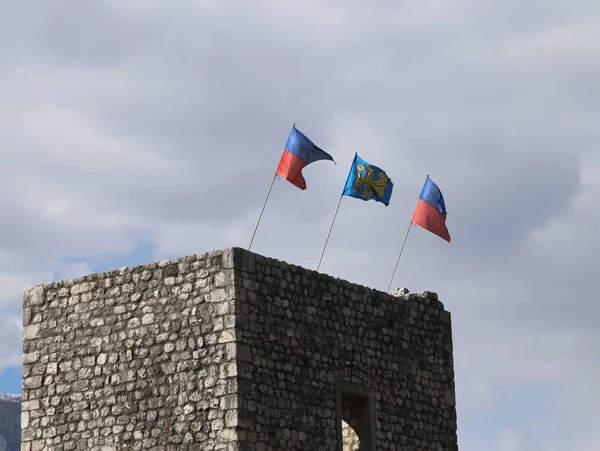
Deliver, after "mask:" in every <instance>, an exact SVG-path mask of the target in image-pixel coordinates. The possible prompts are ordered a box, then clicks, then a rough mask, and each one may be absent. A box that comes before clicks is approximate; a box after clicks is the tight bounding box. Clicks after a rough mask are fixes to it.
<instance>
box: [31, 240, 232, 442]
mask: <svg viewBox="0 0 600 451" xmlns="http://www.w3.org/2000/svg"><path fill="white" fill-rule="evenodd" d="M231 263H232V258H231V252H230V251H229V252H225V253H223V252H214V253H209V254H205V255H200V256H192V257H187V258H182V259H178V260H173V261H167V262H162V263H159V264H150V265H147V266H143V267H137V268H124V269H121V270H115V271H109V272H106V273H101V274H95V275H91V276H87V277H84V278H82V279H78V280H76V281H63V282H58V283H51V284H46V285H42V286H37V287H33V288H30V289H28V290H26V292H25V295H24V305H23V307H24V310H23V324H24V334H23V352H24V356H23V405H22V411H23V413H22V450H54V449H56V450H94V449H107V450H117V449H124V450H125V449H129V448H131V449H134V450H138V449H145V450H146V449H154V450H161V451H163V449H165V448H164V446H163V440H164V437H165V436H166V435H168V437H169V443H170V444H171V447H170V448H169V449H172V450H175V449H197V450H212V449H217V447H218V445H222V444H228V443H233V444H232V445H231V446H232V447H231V448H230V449H233V446H234V442H235V437H236V436H235V422H236V415H237V414H236V410H235V404H236V400H237V398H236V386H237V383H236V363H235V342H234V341H235V316H234V315H235V305H234V291H233V290H234V287H233V284H232V280H233V267H232V264H231ZM190 443H193V444H194V445H195V446H194V447H188V446H187V445H188V444H190ZM218 449H227V448H218Z"/></svg>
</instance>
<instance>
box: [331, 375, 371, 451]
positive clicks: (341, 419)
mask: <svg viewBox="0 0 600 451" xmlns="http://www.w3.org/2000/svg"><path fill="white" fill-rule="evenodd" d="M336 411H337V412H336V416H337V437H338V440H337V441H338V444H337V451H374V450H375V438H376V434H375V403H374V396H373V391H372V390H370V389H368V388H366V387H362V386H358V385H354V384H349V383H347V382H338V383H337V384H336Z"/></svg>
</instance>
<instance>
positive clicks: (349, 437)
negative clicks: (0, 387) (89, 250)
mask: <svg viewBox="0 0 600 451" xmlns="http://www.w3.org/2000/svg"><path fill="white" fill-rule="evenodd" d="M23 325H24V331H23V352H24V356H23V404H22V412H23V413H22V450H24V451H34V450H36V451H37V450H47V451H51V450H61V451H62V450H64V451H68V450H106V451H109V450H111V451H118V450H129V449H131V450H155V451H164V450H167V449H168V450H228V451H238V450H239V451H271V450H272V451H292V450H303V451H304V450H308V451H341V450H344V451H347V450H353V451H355V450H360V451H372V450H397V451H400V450H438V451H454V450H457V449H458V447H457V436H456V410H455V396H454V372H453V359H452V334H451V323H450V313H449V312H447V311H446V310H444V307H443V305H442V303H441V302H440V301H438V299H437V296H436V295H435V294H434V293H429V292H424V293H420V294H407V293H404V292H403V291H402V292H398V293H396V294H395V295H394V296H392V295H390V294H387V293H384V292H380V291H376V290H372V289H369V288H366V287H363V286H359V285H355V284H352V283H350V282H347V281H344V280H340V279H336V278H333V277H330V276H327V275H324V274H319V273H317V272H314V271H310V270H307V269H303V268H300V267H297V266H293V265H288V264H286V263H284V262H281V261H277V260H274V259H270V258H265V257H262V256H260V255H257V254H254V253H251V252H248V251H246V250H243V249H239V248H228V249H225V250H221V251H215V252H210V253H206V254H203V255H194V256H188V257H183V258H180V259H176V260H169V261H164V262H161V263H152V264H149V265H145V266H139V267H135V268H129V267H128V268H122V269H118V270H113V271H109V272H105V273H100V274H93V275H89V276H86V277H83V278H80V279H77V280H67V281H62V282H57V283H49V284H45V285H39V286H35V287H31V288H28V289H26V290H25V293H24V305H23Z"/></svg>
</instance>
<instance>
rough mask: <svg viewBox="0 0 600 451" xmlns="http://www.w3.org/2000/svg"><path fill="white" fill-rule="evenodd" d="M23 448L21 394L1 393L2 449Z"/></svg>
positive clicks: (0, 449)
mask: <svg viewBox="0 0 600 451" xmlns="http://www.w3.org/2000/svg"><path fill="white" fill-rule="evenodd" d="M20 449H21V396H20V395H10V394H7V393H0V451H20Z"/></svg>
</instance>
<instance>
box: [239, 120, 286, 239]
mask: <svg viewBox="0 0 600 451" xmlns="http://www.w3.org/2000/svg"><path fill="white" fill-rule="evenodd" d="M295 126H296V123H295V122H294V125H292V128H294V127H295ZM276 178H277V172H275V174H273V180H271V186H269V192H268V193H267V198H266V199H265V203H264V204H263V207H262V210H261V211H260V215H259V216H258V221H257V222H256V227H255V228H254V233H253V234H252V239H251V240H250V245H249V246H248V250H250V248H251V247H252V243H253V242H254V237H255V236H256V231H257V230H258V225H259V224H260V220H261V218H262V215H263V212H264V211H265V207H266V206H267V201H268V200H269V196H270V195H271V190H272V189H273V183H275V179H276Z"/></svg>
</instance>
